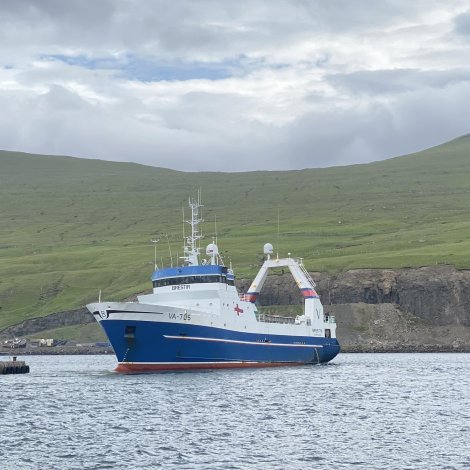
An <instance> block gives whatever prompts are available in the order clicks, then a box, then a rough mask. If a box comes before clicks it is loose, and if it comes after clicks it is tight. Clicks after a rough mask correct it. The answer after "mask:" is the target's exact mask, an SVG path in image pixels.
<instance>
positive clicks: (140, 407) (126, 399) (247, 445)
mask: <svg viewBox="0 0 470 470" xmlns="http://www.w3.org/2000/svg"><path fill="white" fill-rule="evenodd" d="M27 361H28V363H29V364H30V366H31V373H30V374H28V375H24V376H1V378H0V380H1V388H0V403H1V405H0V435H1V436H2V445H1V446H0V459H1V461H2V465H1V468H2V469H5V470H9V469H15V470H16V469H25V470H28V469H37V468H42V467H44V466H47V468H61V469H77V470H78V469H89V470H94V469H106V468H109V469H127V468H129V469H134V468H139V469H155V468H163V469H176V468H178V469H195V470H202V469H204V470H206V469H234V470H238V469H243V470H245V469H265V468H268V469H283V470H284V469H309V468H313V467H314V468H316V469H326V468H335V469H350V468H381V469H398V468H399V469H407V468H409V469H421V468H422V469H428V468H449V469H450V468H452V469H464V468H467V469H468V468H470V458H469V456H468V454H469V453H468V449H467V447H468V446H467V441H468V432H469V431H470V428H469V425H468V422H469V410H470V374H469V370H470V367H469V366H470V355H469V354H375V355H372V354H343V355H340V356H339V357H338V358H336V359H335V362H334V363H333V364H330V365H327V366H313V367H297V368H287V369H286V368H281V369H266V370H263V369H257V370H236V371H233V370H227V371H212V372H201V373H167V374H155V375H146V374H144V375H117V374H115V373H113V372H112V369H113V368H114V365H115V362H114V358H112V357H109V356H97V357H76V356H70V357H67V356H62V357H60V356H58V357H55V356H50V357H47V356H42V357H39V356H38V357H28V358H27Z"/></svg>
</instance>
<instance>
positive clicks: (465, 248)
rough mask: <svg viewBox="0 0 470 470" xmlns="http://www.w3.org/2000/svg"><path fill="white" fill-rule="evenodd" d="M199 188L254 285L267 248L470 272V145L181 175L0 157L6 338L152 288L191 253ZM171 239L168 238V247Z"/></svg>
mask: <svg viewBox="0 0 470 470" xmlns="http://www.w3.org/2000/svg"><path fill="white" fill-rule="evenodd" d="M198 188H201V189H202V197H203V202H204V203H205V205H206V207H205V210H204V217H205V220H206V223H205V225H204V227H203V229H204V233H205V235H206V237H207V238H206V240H205V241H207V242H209V241H210V240H211V237H212V235H213V233H214V224H213V221H214V217H215V215H216V216H217V228H218V235H219V245H220V247H221V249H222V250H223V251H224V252H226V260H227V261H228V259H229V258H230V259H231V260H232V262H233V266H234V268H235V271H236V274H237V275H238V276H239V277H240V276H241V277H245V276H251V275H253V274H254V272H255V271H256V268H257V266H258V263H259V261H260V253H261V250H262V246H263V244H264V243H266V242H271V243H273V244H276V241H277V217H278V211H279V215H280V237H279V252H280V255H283V256H284V255H286V254H287V252H291V253H292V254H293V255H294V256H302V257H304V258H305V260H306V265H307V268H308V269H310V270H321V271H324V270H326V271H339V270H344V269H351V268H360V267H391V268H392V267H393V268H397V267H406V266H423V265H431V264H436V263H446V264H454V265H456V266H457V267H459V268H470V217H469V208H470V136H465V137H462V138H459V139H456V140H454V141H452V142H449V143H447V144H444V145H441V146H438V147H435V148H432V149H429V150H426V151H423V152H420V153H416V154H413V155H408V156H404V157H398V158H394V159H390V160H387V161H383V162H376V163H370V164H366V165H353V166H347V167H336V168H327V169H307V170H300V171H286V172H267V171H266V172H248V173H230V174H228V173H182V172H177V171H172V170H166V169H161V168H153V167H146V166H142V165H137V164H130V163H115V162H104V161H98V160H87V159H77V158H71V157H55V156H42V155H29V154H24V153H15V152H4V151H3V152H0V221H1V225H0V307H1V309H0V329H2V328H3V327H5V326H7V325H10V324H15V323H18V322H20V321H22V320H24V319H25V318H31V317H36V316H40V315H45V314H48V313H51V312H55V311H60V310H68V309H72V308H74V307H77V306H80V305H84V304H85V303H86V302H88V301H90V300H95V299H96V298H97V296H98V291H99V290H100V289H101V290H102V296H103V298H107V299H115V300H117V299H123V298H125V297H128V296H130V295H132V294H134V293H136V292H140V291H143V290H145V289H148V288H149V287H150V283H149V276H150V274H151V272H152V270H153V253H154V252H153V246H152V244H151V243H150V240H151V239H152V238H154V237H156V236H158V237H161V236H162V234H164V235H165V236H164V237H163V239H162V240H161V241H160V243H159V244H158V245H157V246H158V260H160V259H161V258H163V262H164V263H165V264H167V263H169V250H168V244H169V245H170V246H171V250H172V253H173V256H174V257H175V256H176V254H177V252H179V254H180V255H181V252H182V249H181V246H182V209H181V208H182V205H186V201H187V198H188V196H190V195H195V194H196V191H197V189H198ZM166 235H168V243H167V238H166Z"/></svg>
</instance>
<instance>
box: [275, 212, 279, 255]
mask: <svg viewBox="0 0 470 470" xmlns="http://www.w3.org/2000/svg"><path fill="white" fill-rule="evenodd" d="M276 259H279V206H277V243H276Z"/></svg>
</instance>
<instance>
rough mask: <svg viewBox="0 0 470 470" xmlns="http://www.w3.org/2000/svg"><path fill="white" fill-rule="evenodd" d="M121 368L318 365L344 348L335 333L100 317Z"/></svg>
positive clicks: (166, 368) (134, 369)
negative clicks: (273, 332)
mask: <svg viewBox="0 0 470 470" xmlns="http://www.w3.org/2000/svg"><path fill="white" fill-rule="evenodd" d="M101 326H102V327H103V329H104V330H105V332H106V334H107V336H108V338H109V340H110V342H111V344H112V346H113V348H114V351H115V353H116V356H117V359H118V361H119V363H120V365H119V366H118V369H117V370H118V371H124V372H129V371H150V370H172V369H194V368H212V367H259V366H272V365H290V364H317V363H324V362H328V361H331V360H332V359H333V358H334V357H335V356H336V355H337V354H338V353H339V350H340V347H339V344H338V341H337V340H336V339H335V338H322V337H311V336H288V335H263V334H260V333H245V332H238V331H232V330H226V329H220V328H213V327H205V326H198V325H191V324H179V323H163V322H144V321H134V322H133V321H128V320H126V321H123V320H107V321H103V322H101Z"/></svg>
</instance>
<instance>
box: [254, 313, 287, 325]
mask: <svg viewBox="0 0 470 470" xmlns="http://www.w3.org/2000/svg"><path fill="white" fill-rule="evenodd" d="M256 319H257V320H258V321H261V322H265V323H284V324H294V323H295V318H292V317H284V316H282V315H267V314H266V313H257V314H256Z"/></svg>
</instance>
